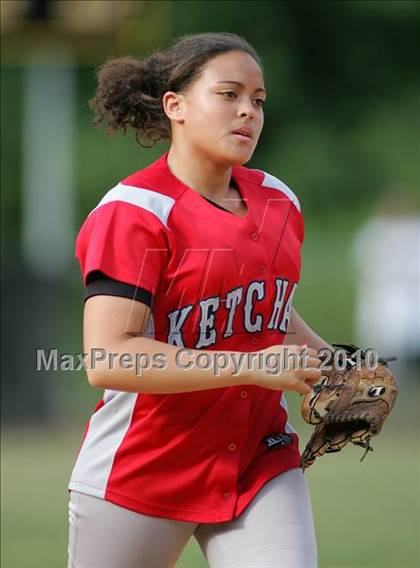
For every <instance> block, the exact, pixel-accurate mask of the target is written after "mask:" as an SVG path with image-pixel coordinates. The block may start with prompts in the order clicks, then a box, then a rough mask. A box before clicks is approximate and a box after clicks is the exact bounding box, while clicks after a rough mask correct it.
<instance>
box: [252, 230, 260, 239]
mask: <svg viewBox="0 0 420 568" xmlns="http://www.w3.org/2000/svg"><path fill="white" fill-rule="evenodd" d="M259 238H260V237H259V235H258V233H256V232H255V231H254V232H253V233H251V239H252V240H253V241H258V239H259Z"/></svg>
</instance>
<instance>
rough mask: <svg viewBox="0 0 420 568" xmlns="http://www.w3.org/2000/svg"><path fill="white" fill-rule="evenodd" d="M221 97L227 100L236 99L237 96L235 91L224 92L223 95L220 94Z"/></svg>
mask: <svg viewBox="0 0 420 568" xmlns="http://www.w3.org/2000/svg"><path fill="white" fill-rule="evenodd" d="M219 94H220V95H224V96H225V97H226V98H227V99H236V97H237V94H236V93H235V91H223V93H219Z"/></svg>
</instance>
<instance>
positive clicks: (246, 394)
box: [240, 391, 248, 398]
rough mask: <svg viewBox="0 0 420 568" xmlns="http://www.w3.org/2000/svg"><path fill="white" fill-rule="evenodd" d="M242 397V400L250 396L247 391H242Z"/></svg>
mask: <svg viewBox="0 0 420 568" xmlns="http://www.w3.org/2000/svg"><path fill="white" fill-rule="evenodd" d="M240 396H241V398H246V397H247V396H248V393H247V392H246V391H241V394H240Z"/></svg>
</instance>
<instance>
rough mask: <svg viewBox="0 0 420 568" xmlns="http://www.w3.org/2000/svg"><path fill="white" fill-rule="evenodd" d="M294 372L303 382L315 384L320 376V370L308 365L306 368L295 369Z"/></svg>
mask: <svg viewBox="0 0 420 568" xmlns="http://www.w3.org/2000/svg"><path fill="white" fill-rule="evenodd" d="M296 374H297V375H298V377H299V378H300V379H303V380H304V381H305V382H307V383H311V384H315V383H317V382H318V381H319V379H320V378H321V375H322V371H321V370H320V369H318V368H316V367H308V368H307V369H300V370H299V371H296Z"/></svg>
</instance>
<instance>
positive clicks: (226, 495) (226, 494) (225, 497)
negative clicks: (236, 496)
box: [223, 491, 232, 501]
mask: <svg viewBox="0 0 420 568" xmlns="http://www.w3.org/2000/svg"><path fill="white" fill-rule="evenodd" d="M231 497H232V493H229V491H226V493H223V499H225V500H226V501H229V499H230V498H231Z"/></svg>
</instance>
